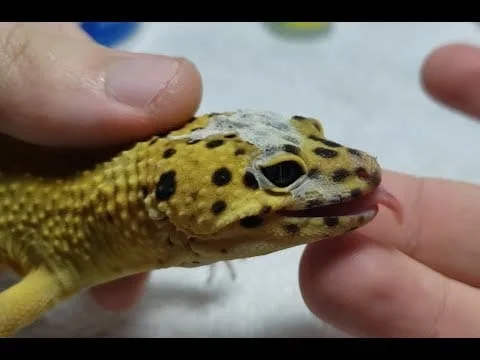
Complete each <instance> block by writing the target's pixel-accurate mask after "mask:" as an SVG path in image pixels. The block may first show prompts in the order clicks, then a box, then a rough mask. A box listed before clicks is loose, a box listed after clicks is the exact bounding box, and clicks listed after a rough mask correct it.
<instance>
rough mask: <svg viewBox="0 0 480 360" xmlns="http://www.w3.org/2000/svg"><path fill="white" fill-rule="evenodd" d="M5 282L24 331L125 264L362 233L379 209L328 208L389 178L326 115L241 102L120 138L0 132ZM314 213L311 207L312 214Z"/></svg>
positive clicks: (3, 323) (196, 259) (12, 318)
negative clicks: (110, 142)
mask: <svg viewBox="0 0 480 360" xmlns="http://www.w3.org/2000/svg"><path fill="white" fill-rule="evenodd" d="M0 150H1V151H0V171H1V173H0V264H3V265H6V266H8V267H10V268H11V269H13V270H14V271H15V272H17V273H18V274H19V275H21V276H22V280H20V281H19V282H18V283H17V284H15V285H13V286H12V287H10V288H8V289H6V290H5V291H3V292H2V293H0V335H1V336H12V335H14V334H15V333H16V332H17V331H18V330H20V329H21V328H23V327H25V326H27V325H29V324H30V323H31V322H33V321H35V320H36V319H37V318H38V317H39V316H41V314H42V313H43V312H45V311H47V310H49V309H50V308H52V307H53V306H55V304H56V303H58V302H59V301H62V300H63V299H66V298H67V297H69V296H71V295H73V294H75V293H76V292H77V291H79V290H81V289H84V288H88V287H91V286H93V285H97V284H100V283H103V282H106V281H110V280H113V279H116V278H119V277H123V276H126V275H130V274H134V273H138V272H143V271H150V270H155V269H161V268H166V267H171V266H184V267H190V266H200V265H207V264H212V263H215V262H218V261H228V260H232V259H239V258H247V257H252V256H259V255H264V254H268V253H271V252H274V251H277V250H282V249H285V248H288V247H292V246H296V245H300V244H306V243H309V242H312V241H317V240H319V239H323V238H326V237H331V236H335V235H340V234H343V233H345V232H348V231H351V230H353V229H355V228H358V227H359V226H361V225H363V224H365V223H367V222H368V221H370V220H371V219H372V218H373V217H374V216H375V214H376V212H375V211H373V210H369V211H363V212H358V213H354V214H345V215H338V216H333V215H328V214H320V213H318V214H315V209H317V208H318V209H321V208H322V207H324V208H325V206H327V205H330V204H338V203H348V202H349V201H353V199H354V198H357V197H361V196H362V195H364V194H367V193H370V192H371V191H372V190H373V189H374V188H375V187H377V186H378V184H379V183H380V168H379V166H378V164H377V162H376V160H375V159H374V158H373V157H371V156H369V155H368V154H366V153H364V152H362V151H359V150H355V149H351V148H348V147H345V146H341V145H340V144H338V143H336V142H333V141H330V140H327V139H325V137H324V134H323V129H322V126H321V124H320V122H318V121H316V120H314V119H310V118H305V117H301V116H292V117H288V116H287V117H285V116H281V115H278V114H274V113H269V112H255V111H237V112H230V113H219V114H208V115H204V116H199V117H195V118H193V119H191V121H189V122H188V123H187V124H186V125H185V126H184V127H182V128H181V129H177V130H174V131H172V132H170V133H168V134H162V135H157V136H153V137H152V138H149V139H146V140H145V141H141V142H138V143H135V144H131V145H128V146H125V147H121V148H117V149H112V148H110V149H102V150H99V149H95V150H80V149H75V150H73V149H56V148H45V147H40V146H35V145H32V144H27V143H23V142H20V141H18V140H15V139H12V138H9V137H7V136H2V137H0ZM309 211H310V213H309Z"/></svg>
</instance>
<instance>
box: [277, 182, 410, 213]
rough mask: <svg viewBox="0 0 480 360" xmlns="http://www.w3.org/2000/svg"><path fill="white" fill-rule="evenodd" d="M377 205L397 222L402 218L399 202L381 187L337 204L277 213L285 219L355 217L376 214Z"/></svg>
mask: <svg viewBox="0 0 480 360" xmlns="http://www.w3.org/2000/svg"><path fill="white" fill-rule="evenodd" d="M378 205H382V206H385V207H386V208H388V209H390V210H391V211H392V212H393V213H394V214H395V216H396V217H397V219H398V220H401V218H402V212H401V205H400V203H399V201H398V200H397V199H396V198H395V197H394V196H393V195H392V194H390V193H389V192H388V191H386V190H385V189H384V188H383V187H377V188H376V189H375V190H374V191H372V192H371V193H368V194H366V195H363V196H360V197H358V198H353V199H352V198H351V199H350V200H348V199H347V201H344V202H342V203H339V204H332V205H324V206H321V205H319V206H315V207H312V208H309V209H301V210H281V211H279V212H278V213H279V214H280V215H282V216H287V217H302V218H306V217H310V218H317V217H332V216H335V217H341V216H357V215H362V214H365V213H371V212H372V211H373V212H374V213H376V211H377V209H378Z"/></svg>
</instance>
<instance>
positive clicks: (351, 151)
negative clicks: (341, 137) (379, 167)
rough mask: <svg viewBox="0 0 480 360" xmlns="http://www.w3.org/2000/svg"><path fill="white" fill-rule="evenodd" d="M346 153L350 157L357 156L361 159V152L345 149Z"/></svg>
mask: <svg viewBox="0 0 480 360" xmlns="http://www.w3.org/2000/svg"><path fill="white" fill-rule="evenodd" d="M347 151H348V152H349V153H350V154H352V155H355V156H358V157H361V156H362V153H361V151H359V150H357V149H351V148H349V149H347Z"/></svg>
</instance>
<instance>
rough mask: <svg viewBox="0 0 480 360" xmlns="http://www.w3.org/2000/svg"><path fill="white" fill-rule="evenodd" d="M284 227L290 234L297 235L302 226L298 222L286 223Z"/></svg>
mask: <svg viewBox="0 0 480 360" xmlns="http://www.w3.org/2000/svg"><path fill="white" fill-rule="evenodd" d="M284 229H285V231H286V232H287V233H288V234H290V235H296V234H298V233H299V232H300V227H299V226H298V225H297V224H285V225H284Z"/></svg>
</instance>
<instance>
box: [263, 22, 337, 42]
mask: <svg viewBox="0 0 480 360" xmlns="http://www.w3.org/2000/svg"><path fill="white" fill-rule="evenodd" d="M265 24H266V25H267V26H268V27H269V28H270V29H272V30H273V31H275V32H276V33H278V34H280V35H282V36H288V37H297V38H312V37H318V36H323V35H325V34H326V33H328V31H329V30H330V29H331V27H332V23H331V22H268V23H265Z"/></svg>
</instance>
